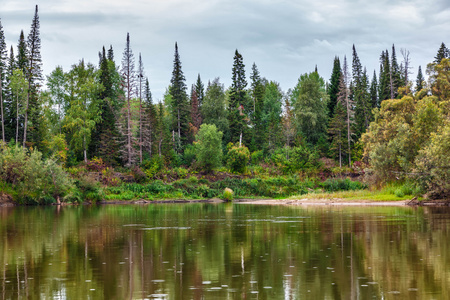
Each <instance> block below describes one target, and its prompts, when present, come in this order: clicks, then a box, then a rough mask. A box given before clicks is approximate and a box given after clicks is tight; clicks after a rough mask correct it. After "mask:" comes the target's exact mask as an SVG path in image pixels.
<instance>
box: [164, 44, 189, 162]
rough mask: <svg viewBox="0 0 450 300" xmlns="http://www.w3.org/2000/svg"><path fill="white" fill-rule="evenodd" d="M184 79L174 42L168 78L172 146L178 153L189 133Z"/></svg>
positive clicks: (176, 45) (186, 140) (176, 46)
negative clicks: (171, 65)
mask: <svg viewBox="0 0 450 300" xmlns="http://www.w3.org/2000/svg"><path fill="white" fill-rule="evenodd" d="M185 81H186V79H185V77H184V74H183V70H182V69H181V61H180V55H179V53H178V44H177V43H175V54H174V60H173V71H172V79H171V80H170V84H171V85H170V88H169V94H170V96H171V97H172V100H171V101H172V102H171V103H170V104H171V114H172V117H173V118H174V119H173V120H174V122H173V124H172V128H171V129H172V131H173V132H174V133H176V134H174V136H175V138H176V141H175V143H174V147H175V150H176V152H178V153H180V152H181V151H182V149H183V147H184V145H185V144H186V143H187V142H188V135H189V115H190V112H189V103H188V96H187V93H186V89H187V87H186V82H185Z"/></svg>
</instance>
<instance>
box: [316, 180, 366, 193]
mask: <svg viewBox="0 0 450 300" xmlns="http://www.w3.org/2000/svg"><path fill="white" fill-rule="evenodd" d="M320 186H321V187H322V188H323V189H324V190H325V191H326V192H337V191H355V190H362V189H366V188H367V184H364V183H361V182H359V181H352V180H350V179H348V178H345V179H339V178H329V179H327V180H325V181H324V182H322V183H321V184H320Z"/></svg>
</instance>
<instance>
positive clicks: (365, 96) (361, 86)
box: [351, 46, 371, 138]
mask: <svg viewBox="0 0 450 300" xmlns="http://www.w3.org/2000/svg"><path fill="white" fill-rule="evenodd" d="M352 70H353V81H352V83H353V84H352V89H351V93H352V97H353V101H354V103H355V130H354V132H355V134H356V136H357V138H359V137H360V136H361V135H362V134H363V133H364V132H365V130H366V128H367V127H368V126H369V122H370V119H371V99H370V95H369V92H368V90H369V82H368V76H367V71H366V69H365V68H364V71H363V70H362V66H361V62H360V60H359V57H358V54H357V53H356V49H355V46H353V63H352Z"/></svg>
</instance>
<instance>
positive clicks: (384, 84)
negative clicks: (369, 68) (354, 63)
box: [378, 50, 391, 102]
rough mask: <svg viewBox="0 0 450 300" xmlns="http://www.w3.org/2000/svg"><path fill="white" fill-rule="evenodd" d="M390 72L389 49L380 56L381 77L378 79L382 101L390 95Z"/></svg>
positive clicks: (380, 99) (379, 94)
mask: <svg viewBox="0 0 450 300" xmlns="http://www.w3.org/2000/svg"><path fill="white" fill-rule="evenodd" d="M390 74H391V70H390V63H389V52H388V51H387V50H386V51H382V52H381V56H380V78H379V79H378V80H379V84H378V98H379V101H380V102H381V101H383V100H386V99H389V97H390V87H389V83H390Z"/></svg>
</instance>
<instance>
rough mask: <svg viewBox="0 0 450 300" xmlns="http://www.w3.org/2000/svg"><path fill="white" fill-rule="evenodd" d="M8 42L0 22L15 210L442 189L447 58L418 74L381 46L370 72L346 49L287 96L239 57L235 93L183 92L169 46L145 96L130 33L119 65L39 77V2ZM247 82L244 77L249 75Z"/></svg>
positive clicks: (4, 157) (1, 145) (1, 97)
mask: <svg viewBox="0 0 450 300" xmlns="http://www.w3.org/2000/svg"><path fill="white" fill-rule="evenodd" d="M18 36H19V39H18V43H17V45H16V46H13V45H11V46H10V47H8V46H7V45H6V43H5V36H4V31H3V27H2V24H1V20H0V91H1V93H0V114H1V142H0V198H3V199H9V200H11V201H14V202H15V203H21V204H49V203H55V202H58V203H59V202H78V203H81V202H84V201H90V202H96V201H101V200H132V199H146V200H157V199H167V198H169V199H173V198H177V199H202V198H213V197H220V198H223V199H232V198H233V197H234V198H242V197H270V198H282V197H289V196H293V195H301V194H306V193H310V192H335V191H339V190H361V189H370V190H380V189H385V190H386V189H387V190H388V191H389V193H390V194H392V196H393V197H397V198H398V199H401V198H402V197H409V198H412V197H413V196H419V197H424V198H429V199H440V198H445V197H447V196H448V195H449V193H450V164H449V158H448V156H447V153H448V152H449V150H450V122H449V113H450V102H449V100H450V52H449V50H448V49H447V47H446V46H445V44H444V43H442V44H441V45H440V47H439V48H438V49H437V54H436V56H435V57H434V58H430V63H429V64H428V65H427V66H426V71H425V72H426V75H428V79H426V78H425V76H424V74H423V73H422V68H421V66H419V67H418V72H417V78H415V79H413V78H410V74H411V72H410V70H411V68H412V66H411V62H410V52H409V51H408V50H407V49H401V50H400V54H401V59H398V58H397V53H396V49H395V45H392V48H391V49H389V50H387V49H386V50H382V51H381V54H380V57H379V62H380V65H379V66H380V68H379V72H378V74H377V73H376V72H375V71H374V73H373V74H372V75H371V76H370V75H369V74H368V71H367V70H366V68H365V67H363V65H362V63H361V61H360V59H359V57H358V53H357V51H356V47H355V45H353V48H352V57H351V61H350V58H349V60H347V58H346V57H343V58H340V57H335V58H334V63H333V69H332V74H331V76H330V78H329V80H326V79H324V78H323V77H322V76H320V75H319V72H318V70H317V68H316V70H314V71H312V72H310V73H304V74H301V75H300V77H299V79H298V82H297V84H296V86H294V87H293V88H291V89H289V90H288V91H283V90H281V88H280V85H279V83H277V82H275V81H272V80H269V79H266V77H264V76H262V75H261V74H260V72H259V71H258V67H257V65H256V64H253V65H252V68H251V73H250V74H249V75H246V72H245V64H244V58H243V57H242V55H241V54H240V53H239V51H238V50H236V51H235V55H234V58H233V65H232V66H230V70H231V73H230V74H231V78H232V84H231V86H229V87H225V86H224V84H222V83H221V82H220V79H219V77H217V78H214V79H211V80H208V81H207V82H204V81H203V80H202V78H201V75H200V74H199V75H198V78H197V80H196V82H194V83H192V84H190V86H189V85H188V83H187V82H186V79H185V77H184V74H183V70H182V63H181V55H180V53H179V50H178V45H177V43H175V50H174V59H173V71H172V78H171V79H170V85H169V86H168V87H167V89H166V92H165V94H164V97H163V99H162V100H161V101H159V102H156V101H154V100H153V99H152V93H151V89H150V87H151V83H150V82H149V80H148V79H147V77H146V76H145V72H144V67H143V59H142V57H141V54H139V55H138V56H137V57H135V56H134V53H133V51H132V47H131V38H130V35H129V34H127V36H126V40H124V44H125V47H124V50H123V52H122V53H121V54H122V58H121V60H120V63H119V62H118V59H116V56H117V55H116V54H117V52H116V51H115V50H114V49H113V48H112V46H111V47H109V48H108V47H106V48H105V47H103V48H102V49H99V60H98V62H96V63H95V64H94V63H91V62H85V61H84V60H82V59H81V60H80V61H78V62H74V64H73V65H72V67H71V68H70V70H63V68H62V67H60V66H57V67H56V68H55V69H54V70H53V71H52V72H51V73H50V74H48V75H45V76H44V74H42V64H43V61H42V58H41V53H40V49H41V39H40V23H39V15H38V7H37V6H36V10H35V14H34V17H33V19H32V23H31V28H30V32H29V33H28V36H27V37H25V34H24V32H23V31H22V32H20V35H18ZM247 78H248V80H247Z"/></svg>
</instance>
